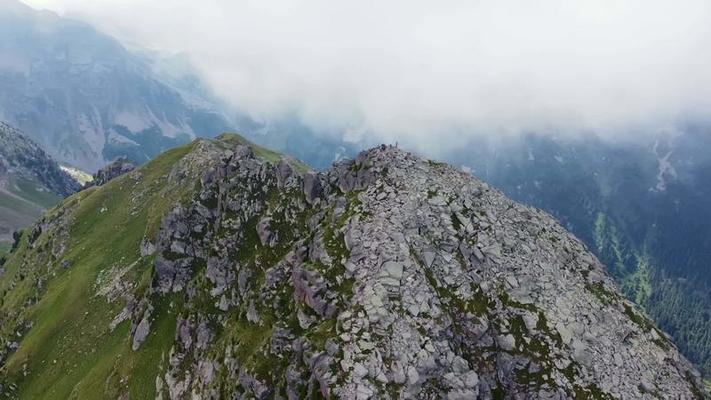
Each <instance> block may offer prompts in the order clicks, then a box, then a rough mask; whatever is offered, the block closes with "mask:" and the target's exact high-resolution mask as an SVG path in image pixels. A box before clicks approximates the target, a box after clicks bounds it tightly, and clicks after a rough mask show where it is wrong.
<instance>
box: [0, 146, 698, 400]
mask: <svg viewBox="0 0 711 400" xmlns="http://www.w3.org/2000/svg"><path fill="white" fill-rule="evenodd" d="M120 221H123V223H119V222H120ZM126 221H128V222H126ZM104 233H106V234H109V233H110V234H112V235H113V237H116V238H117V240H116V241H114V242H112V245H111V249H110V251H109V249H108V248H107V247H106V245H104V248H101V245H100V243H102V242H101V240H102V239H101V236H102V234H104ZM104 243H106V242H104ZM95 246H98V248H95ZM16 248H17V250H15V252H14V253H12V254H11V256H10V258H9V259H8V262H7V263H6V266H5V268H6V273H5V276H4V277H2V278H0V290H2V291H3V292H2V293H6V294H7V295H6V296H7V298H8V299H9V300H8V302H6V303H5V304H3V305H2V307H1V308H0V311H2V314H0V315H2V316H3V324H2V327H0V338H1V340H2V344H3V347H2V348H3V349H5V350H3V352H2V353H0V354H2V357H1V358H0V359H3V360H4V361H3V363H4V367H3V368H2V370H0V371H1V374H2V375H1V376H2V378H0V382H2V384H1V385H2V389H0V393H4V395H5V396H6V397H37V396H39V397H44V398H52V397H57V398H65V397H68V396H78V397H79V398H105V397H107V396H111V397H121V396H130V397H131V398H154V397H155V398H171V399H179V398H189V397H193V398H225V397H227V398H234V397H238V398H252V397H256V398H289V399H295V398H304V397H307V396H317V397H326V398H334V397H336V398H364V399H365V398H443V397H447V398H452V399H456V398H461V399H469V398H476V397H477V396H478V397H481V398H550V399H563V398H603V399H604V398H620V399H628V398H650V399H651V398H701V397H702V393H701V391H700V389H699V387H700V386H699V382H698V374H697V373H696V371H695V370H694V369H693V367H692V366H690V364H689V363H688V362H687V361H686V360H685V359H684V358H683V357H681V356H680V355H679V353H678V352H677V350H676V348H675V346H674V344H673V343H671V341H670V340H669V339H668V338H667V337H666V336H665V335H664V333H662V332H660V331H659V330H657V329H656V328H655V327H654V325H653V324H652V323H651V322H650V321H649V320H648V319H647V318H646V317H645V316H644V315H642V314H640V313H639V312H638V311H637V310H636V309H635V308H634V307H633V306H632V305H631V303H629V302H628V301H626V300H624V299H623V298H622V297H621V296H620V295H619V294H618V292H617V289H616V287H615V285H614V284H613V283H612V281H611V280H610V279H609V278H608V276H607V275H606V273H605V271H604V269H603V267H602V265H600V263H599V262H598V261H597V259H596V258H595V257H594V256H592V255H591V254H590V253H589V252H588V251H587V249H586V248H585V246H583V245H582V244H581V243H580V242H579V241H578V240H577V239H575V238H574V237H572V236H571V235H570V234H568V233H567V232H566V231H565V230H564V229H563V228H561V227H560V226H559V225H558V224H557V223H556V222H555V221H554V220H553V219H552V218H551V217H549V216H548V215H547V214H545V213H543V212H541V211H538V210H535V209H532V208H528V207H524V206H521V205H519V204H516V203H514V202H512V201H511V200H509V199H507V198H506V197H504V196H503V195H502V194H501V193H499V192H497V191H495V190H492V189H491V188H490V187H488V186H487V185H486V184H484V183H482V182H480V181H478V180H476V179H474V178H472V177H471V176H469V175H467V174H465V173H462V172H460V171H457V170H456V169H454V168H452V167H450V166H448V165H445V164H440V163H436V162H432V161H427V160H424V159H421V158H419V157H416V156H414V155H412V154H409V153H407V152H404V151H402V150H399V149H397V148H393V147H385V146H383V147H379V148H375V149H372V150H370V151H367V152H364V153H361V154H360V155H359V156H358V157H357V158H356V159H355V160H352V161H346V162H341V163H339V164H336V165H334V167H333V168H332V169H330V170H329V171H327V172H325V173H314V172H310V171H308V170H307V169H305V168H304V167H303V166H302V165H301V164H299V163H297V162H295V161H293V160H289V159H286V158H279V157H275V155H274V153H270V152H268V151H266V150H264V149H260V148H257V147H253V146H249V145H247V144H246V143H245V142H244V141H243V140H241V139H239V138H237V137H234V136H223V137H222V138H221V139H220V140H218V141H199V142H196V143H193V144H192V145H191V146H189V147H186V148H183V149H177V150H174V151H172V152H170V153H167V154H166V155H163V156H161V157H159V158H158V159H156V160H155V161H153V162H151V163H149V164H148V165H146V166H145V167H142V168H139V169H137V170H135V171H133V172H130V173H128V174H126V175H124V176H121V177H119V178H116V179H114V180H112V181H110V182H108V183H107V184H106V185H104V186H102V187H98V188H92V189H89V190H86V191H84V192H81V193H80V194H78V195H76V196H74V197H72V198H70V199H69V200H68V201H66V202H65V204H64V206H63V207H62V208H60V209H59V210H56V212H55V213H53V215H49V216H47V217H46V218H45V219H44V220H43V221H42V222H41V223H40V224H38V226H37V227H36V228H35V230H33V232H32V233H29V234H26V235H25V236H24V237H23V238H21V239H20V240H19V241H18V243H17V244H16ZM40 249H43V250H44V251H39V250H40ZM21 276H24V278H21ZM79 277H82V278H81V279H80V278H79ZM19 290H22V291H19ZM77 292H79V294H77ZM70 293H72V296H73V297H74V298H76V303H72V304H74V306H73V307H72V309H71V310H67V309H65V308H66V306H67V304H66V303H67V302H71V301H72V299H66V298H65V297H63V294H66V295H69V294H70ZM82 293H83V294H82ZM23 296H26V298H25V297H23ZM81 296H87V299H83V298H81ZM8 303H9V304H8ZM85 303H86V304H85ZM62 305H63V306H64V307H65V308H62V307H61V306H62ZM74 308H76V309H74ZM46 309H53V310H57V309H58V310H60V311H57V312H58V313H59V315H50V313H47V312H43V310H46ZM48 332H51V334H50V333H48ZM53 337H63V338H66V339H63V340H60V341H58V342H56V344H55V342H52V338H53ZM50 343H52V344H50ZM58 369H59V370H60V372H58V371H57V370H58ZM39 382H44V383H45V384H44V385H39ZM47 382H49V384H48V383H47Z"/></svg>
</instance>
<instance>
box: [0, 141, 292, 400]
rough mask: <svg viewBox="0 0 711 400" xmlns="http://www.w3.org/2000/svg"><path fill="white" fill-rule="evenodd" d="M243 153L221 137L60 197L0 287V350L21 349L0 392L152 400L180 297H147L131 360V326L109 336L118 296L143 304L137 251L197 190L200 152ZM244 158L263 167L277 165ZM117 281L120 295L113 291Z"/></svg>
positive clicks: (7, 364) (147, 274)
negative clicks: (147, 316)
mask: <svg viewBox="0 0 711 400" xmlns="http://www.w3.org/2000/svg"><path fill="white" fill-rule="evenodd" d="M247 143H249V142H246V141H245V140H244V139H242V138H241V137H240V136H237V135H223V136H221V137H220V139H219V140H218V141H203V140H201V141H196V142H193V143H191V144H189V145H185V146H183V147H179V148H176V149H173V150H170V151H168V152H166V153H164V154H162V155H160V156H159V157H157V158H156V159H154V160H153V161H151V162H149V163H148V164H146V165H144V166H143V167H141V168H139V169H138V170H136V171H134V172H132V173H130V174H127V175H123V176H121V177H119V178H116V179H114V180H112V181H110V182H108V183H107V184H106V185H104V186H100V187H93V188H90V189H87V190H84V191H82V192H79V193H77V194H75V195H73V196H71V197H69V198H68V199H66V200H65V201H64V202H63V203H61V204H60V205H59V206H57V207H56V208H54V209H52V210H50V211H49V212H48V213H47V215H45V217H44V219H43V221H53V222H52V223H51V224H49V225H50V226H49V227H48V228H45V230H44V231H43V232H42V234H40V235H39V236H38V237H33V235H32V234H31V233H29V231H26V232H25V233H24V235H23V237H22V239H21V241H20V243H19V246H18V249H17V250H15V251H14V252H13V253H11V254H10V255H9V256H8V260H7V262H6V263H5V265H4V268H5V274H4V276H2V277H1V278H0V299H2V300H1V303H0V345H3V343H2V339H7V338H9V339H8V340H20V339H18V338H17V337H16V336H17V335H15V332H20V333H21V334H22V339H21V341H20V343H19V348H18V349H17V350H16V351H15V352H12V353H10V354H9V355H8V356H7V358H6V360H5V361H4V366H2V367H1V368H0V386H2V384H3V379H5V380H6V381H7V382H11V383H12V384H13V385H16V390H15V391H14V393H16V394H17V395H18V397H19V398H21V399H38V398H42V399H85V398H118V397H120V396H122V395H124V394H128V395H129V397H130V398H131V399H144V398H154V397H155V391H156V387H155V386H156V384H155V381H156V376H157V375H158V374H159V372H160V371H159V370H158V369H159V368H160V366H161V365H165V362H167V357H168V353H169V351H170V348H171V346H172V344H173V342H174V339H175V327H176V318H177V315H178V313H180V312H181V309H182V306H181V304H182V301H183V297H182V296H178V295H161V296H159V295H149V299H150V303H151V305H152V306H153V307H155V308H156V309H155V310H154V312H152V313H151V315H152V316H153V319H152V320H151V323H150V325H151V328H150V335H149V337H148V338H147V340H146V341H145V342H144V343H143V344H142V346H141V347H140V349H139V350H138V351H133V350H132V348H131V339H130V338H131V335H130V333H131V329H132V327H131V322H130V320H126V321H123V322H121V323H119V324H118V325H117V326H116V328H115V329H114V330H113V331H112V330H111V329H110V325H111V322H112V320H113V319H114V317H115V316H117V315H118V314H119V313H121V311H122V308H123V306H124V304H126V303H127V301H126V295H128V294H131V295H132V297H133V298H134V299H143V298H144V297H145V296H146V294H147V293H148V292H147V290H148V289H149V287H150V284H151V281H152V278H153V264H154V256H147V257H143V256H141V254H140V251H139V249H140V244H141V241H142V240H143V239H144V237H146V238H151V239H152V238H154V237H155V235H156V232H157V231H158V229H159V227H160V223H161V220H162V219H163V217H164V216H165V215H166V214H167V213H168V212H169V211H170V210H171V209H172V208H173V207H174V206H176V205H177V204H179V203H181V202H183V201H186V200H188V199H191V198H192V197H193V196H194V195H195V193H196V191H197V189H199V182H200V179H198V177H199V176H200V175H201V174H202V173H203V172H204V169H205V168H206V166H205V165H204V163H201V161H200V160H202V159H199V158H197V157H198V156H196V154H198V155H199V154H200V152H201V146H207V147H210V146H211V148H213V149H214V148H217V149H220V148H228V147H232V146H234V145H235V144H247ZM253 150H254V153H255V155H257V156H258V157H261V158H263V159H264V160H267V161H269V162H276V161H278V160H280V159H281V156H280V155H279V154H278V153H274V152H271V151H268V150H264V149H261V148H258V147H253ZM196 159H198V161H195V160H196ZM202 161H204V160H202ZM293 164H294V165H295V166H296V165H297V164H296V163H293ZM62 248H65V249H66V250H64V251H61V250H60V249H62ZM116 277H119V278H120V279H115V278H116ZM117 281H120V282H123V283H122V285H123V286H120V287H116V286H114V284H115V283H116V282H117ZM37 282H41V283H40V284H37ZM100 293H114V294H113V296H114V298H113V299H110V298H109V297H111V296H112V294H109V295H101V294H100ZM116 298H118V301H116ZM122 298H123V299H122ZM243 333H244V334H245V335H247V336H250V335H252V334H253V332H252V333H251V332H243ZM260 337H261V336H260ZM1 355H2V353H0V365H2V364H3V362H2V361H1V360H2V357H1ZM156 360H163V361H164V362H157V361H156ZM163 373H164V371H163ZM107 396H108V397H107ZM0 398H2V392H1V391H0Z"/></svg>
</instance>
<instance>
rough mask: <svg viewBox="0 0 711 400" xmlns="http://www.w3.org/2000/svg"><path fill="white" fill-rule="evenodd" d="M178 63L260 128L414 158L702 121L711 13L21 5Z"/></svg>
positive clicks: (709, 80) (294, 4) (326, 0)
mask: <svg viewBox="0 0 711 400" xmlns="http://www.w3.org/2000/svg"><path fill="white" fill-rule="evenodd" d="M28 3H30V4H31V5H33V6H35V7H39V8H43V7H44V8H49V9H53V10H55V11H57V12H59V13H60V14H63V15H67V16H74V17H77V18H81V19H85V20H88V21H89V22H91V23H93V24H94V25H95V26H97V27H98V28H99V29H101V30H104V31H106V32H108V33H110V34H113V35H115V36H118V37H120V38H121V39H122V40H124V41H126V42H131V43H136V44H139V45H141V46H146V47H151V48H156V49H161V50H164V51H171V52H186V53H188V54H189V55H190V57H191V59H192V61H193V62H194V63H195V65H196V66H197V67H198V68H199V70H200V71H201V72H202V73H203V74H204V76H205V77H206V79H207V81H208V82H209V83H210V84H211V85H212V87H213V88H214V89H215V90H216V92H217V93H219V94H220V95H221V96H222V97H224V98H225V99H227V100H228V101H229V102H231V103H232V104H233V105H234V106H235V107H237V108H239V109H241V110H244V111H246V112H248V113H249V114H251V115H252V116H254V117H255V118H258V119H263V120H269V119H272V118H278V117H280V116H281V115H286V114H288V115H298V116H299V117H300V118H301V119H302V120H303V122H304V123H306V124H308V125H309V126H311V127H313V128H314V129H316V130H319V131H324V132H335V133H336V134H345V135H347V136H348V137H349V138H361V137H365V138H368V137H372V136H374V137H377V139H378V140H383V141H401V142H408V143H412V144H415V145H417V146H418V147H434V148H446V147H449V146H456V145H457V143H458V140H463V139H464V138H467V137H468V136H469V135H473V134H511V133H517V132H521V131H531V130H536V131H556V132H557V133H561V132H568V131H570V132H587V131H593V132H597V133H599V134H602V135H609V136H617V135H619V134H620V132H629V131H645V129H646V128H650V129H657V128H660V127H665V126H669V125H673V124H675V123H677V122H679V121H680V120H683V119H685V118H693V117H696V116H699V115H705V114H706V115H708V113H709V111H711V51H709V49H711V24H709V21H711V3H710V2H708V1H706V0H681V1H675V2H670V1H657V0H646V1H643V0H638V1H634V0H631V1H613V0H595V1H593V0H590V1H586V0H583V1H564V0H544V1H538V2H531V1H523V0H498V1H493V0H492V1H461V2H459V1H446V0H445V1H440V2H431V1H404V0H399V1H388V2H383V1H363V0H359V1H330V0H291V1H275V2H271V1H270V2H266V1H258V0H255V1H227V0H203V1H199V2H198V1H187V0H170V1H167V0H166V1H151V2H143V1H138V0H105V1H98V0H97V1H90V2H88V1H80V0H32V1H28Z"/></svg>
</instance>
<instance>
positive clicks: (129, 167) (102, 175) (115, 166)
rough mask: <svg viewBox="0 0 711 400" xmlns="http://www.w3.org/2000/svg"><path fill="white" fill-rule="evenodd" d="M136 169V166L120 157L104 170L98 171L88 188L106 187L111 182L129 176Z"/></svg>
mask: <svg viewBox="0 0 711 400" xmlns="http://www.w3.org/2000/svg"><path fill="white" fill-rule="evenodd" d="M134 169H136V164H135V163H134V162H133V161H130V160H129V159H128V158H126V157H119V158H117V159H115V160H114V161H112V162H110V163H109V164H107V165H106V166H105V167H104V168H101V169H100V170H98V171H96V173H95V174H94V175H93V178H94V179H93V180H92V181H91V182H90V183H89V184H88V186H101V185H105V184H106V183H107V182H109V181H110V180H112V179H114V178H117V177H119V176H121V175H123V174H127V173H129V172H131V171H133V170H134Z"/></svg>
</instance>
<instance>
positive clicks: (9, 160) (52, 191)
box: [0, 122, 80, 253]
mask: <svg viewBox="0 0 711 400" xmlns="http://www.w3.org/2000/svg"><path fill="white" fill-rule="evenodd" d="M79 189H80V185H79V184H78V183H77V182H76V181H75V180H74V179H72V178H71V177H70V176H69V175H67V174H66V173H65V172H64V171H62V170H61V168H60V167H59V165H58V164H57V163H56V162H55V161H54V160H52V159H51V158H50V157H49V156H48V155H47V154H46V153H45V152H44V151H43V150H42V149H40V148H39V146H37V144H35V143H34V142H32V141H31V140H29V139H27V138H26V137H25V136H23V134H22V133H21V132H20V131H18V130H16V129H14V128H12V127H11V126H9V125H7V124H5V123H3V122H0V242H5V243H7V242H8V241H10V240H12V233H13V232H14V231H15V230H18V229H20V228H25V227H27V226H30V225H32V224H33V223H34V222H35V221H36V220H37V218H39V216H41V215H42V213H43V212H44V210H45V209H47V208H49V207H53V206H54V205H56V204H57V203H59V201H60V200H61V199H62V198H63V197H65V196H68V195H70V194H72V193H74V192H76V191H78V190H79ZM0 253H2V251H0Z"/></svg>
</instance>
